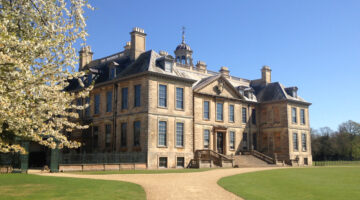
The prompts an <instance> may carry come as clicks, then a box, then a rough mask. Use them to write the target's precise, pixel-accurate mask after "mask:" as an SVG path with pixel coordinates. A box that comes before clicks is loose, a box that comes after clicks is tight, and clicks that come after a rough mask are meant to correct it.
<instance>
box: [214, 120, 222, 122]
mask: <svg viewBox="0 0 360 200" xmlns="http://www.w3.org/2000/svg"><path fill="white" fill-rule="evenodd" d="M215 121H216V122H224V120H215Z"/></svg>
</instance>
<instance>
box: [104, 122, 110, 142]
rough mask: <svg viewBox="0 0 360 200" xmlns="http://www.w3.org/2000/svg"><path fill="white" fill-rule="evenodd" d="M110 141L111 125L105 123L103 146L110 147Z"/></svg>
mask: <svg viewBox="0 0 360 200" xmlns="http://www.w3.org/2000/svg"><path fill="white" fill-rule="evenodd" d="M110 143H111V125H110V124H106V125H105V146H106V147H110Z"/></svg>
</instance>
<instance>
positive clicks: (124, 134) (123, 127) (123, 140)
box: [120, 123, 127, 147]
mask: <svg viewBox="0 0 360 200" xmlns="http://www.w3.org/2000/svg"><path fill="white" fill-rule="evenodd" d="M120 139H121V142H120V145H121V147H126V144H127V141H126V140H127V124H126V123H122V124H121V138H120Z"/></svg>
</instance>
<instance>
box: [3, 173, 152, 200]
mask: <svg viewBox="0 0 360 200" xmlns="http://www.w3.org/2000/svg"><path fill="white" fill-rule="evenodd" d="M0 199H1V200H2V199H6V200H27V199H29V200H30V199H31V200H32V199H36V200H42V199H61V200H67V199H71V200H73V199H75V200H76V199H87V200H92V199H94V200H108V199H121V200H127V199H131V200H133V199H134V200H135V199H136V200H144V199H146V195H145V191H144V190H143V188H142V187H141V186H140V185H137V184H133V183H127V182H121V181H105V180H92V179H76V178H59V177H46V176H38V175H30V174H4V175H0Z"/></svg>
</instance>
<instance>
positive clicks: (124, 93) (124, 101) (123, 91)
mask: <svg viewBox="0 0 360 200" xmlns="http://www.w3.org/2000/svg"><path fill="white" fill-rule="evenodd" d="M127 108H128V88H121V109H127Z"/></svg>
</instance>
